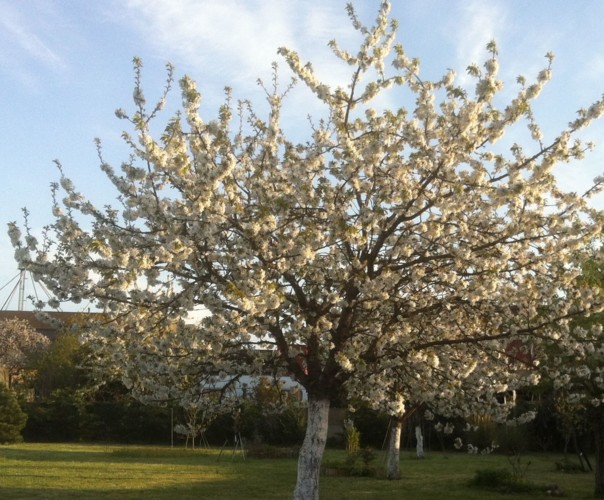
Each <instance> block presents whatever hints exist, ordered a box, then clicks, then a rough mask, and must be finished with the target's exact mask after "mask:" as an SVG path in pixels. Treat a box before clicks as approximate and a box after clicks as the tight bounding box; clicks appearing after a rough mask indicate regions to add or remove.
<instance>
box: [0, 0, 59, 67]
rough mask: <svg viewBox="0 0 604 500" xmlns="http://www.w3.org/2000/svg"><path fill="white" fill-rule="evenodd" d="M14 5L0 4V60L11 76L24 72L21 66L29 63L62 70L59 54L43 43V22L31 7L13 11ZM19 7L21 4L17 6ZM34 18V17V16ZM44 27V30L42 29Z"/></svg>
mask: <svg viewBox="0 0 604 500" xmlns="http://www.w3.org/2000/svg"><path fill="white" fill-rule="evenodd" d="M15 5H16V4H15V3H14V2H13V3H9V2H5V1H0V43H2V45H3V51H2V55H0V60H2V63H3V66H4V68H5V70H6V68H7V66H8V67H9V68H12V69H13V70H14V71H15V74H22V75H23V74H24V73H26V71H25V69H24V67H27V66H31V65H32V63H36V64H42V65H43V66H45V67H46V68H48V69H51V70H55V71H56V70H60V69H62V68H64V67H65V61H64V60H63V58H62V57H61V55H60V54H59V53H58V52H57V50H55V49H54V48H53V47H52V44H51V43H50V42H49V41H48V40H45V35H44V33H45V31H46V28H48V27H49V26H50V24H51V23H47V21H48V19H45V18H44V16H43V15H42V14H40V12H39V11H37V9H36V7H35V6H34V4H33V3H32V4H25V5H28V7H29V8H27V7H26V8H16V7H15ZM18 5H19V6H20V7H23V5H24V4H18ZM36 12H37V14H38V15H34V13H36ZM45 27H46V28H45Z"/></svg>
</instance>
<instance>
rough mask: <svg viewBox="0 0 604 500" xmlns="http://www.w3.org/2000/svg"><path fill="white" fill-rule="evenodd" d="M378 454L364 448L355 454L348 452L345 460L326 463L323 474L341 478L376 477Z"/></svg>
mask: <svg viewBox="0 0 604 500" xmlns="http://www.w3.org/2000/svg"><path fill="white" fill-rule="evenodd" d="M375 459H376V454H375V452H374V451H373V450H372V449H371V448H363V449H359V450H356V451H355V452H353V453H349V452H348V450H347V452H346V458H345V459H344V460H329V461H327V462H325V464H324V467H323V473H324V474H326V475H339V476H375V475H376V474H377V472H378V471H377V467H376V466H375V464H374V462H375Z"/></svg>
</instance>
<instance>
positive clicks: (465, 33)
mask: <svg viewBox="0 0 604 500" xmlns="http://www.w3.org/2000/svg"><path fill="white" fill-rule="evenodd" d="M461 9H462V10H461V19H460V23H459V28H458V31H457V33H456V38H457V40H456V56H457V61H458V63H460V64H462V65H464V68H465V65H468V64H470V63H473V62H475V63H480V62H481V61H482V60H483V59H484V58H485V46H486V44H487V43H488V42H489V41H491V40H497V39H499V38H500V36H499V35H500V34H501V33H502V32H503V30H504V28H505V19H506V15H505V12H504V11H503V10H502V9H501V8H500V7H499V5H498V4H496V3H494V2H484V1H481V0H471V1H467V2H464V3H463V4H462V8H461Z"/></svg>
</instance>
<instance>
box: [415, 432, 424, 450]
mask: <svg viewBox="0 0 604 500" xmlns="http://www.w3.org/2000/svg"><path fill="white" fill-rule="evenodd" d="M415 441H416V445H415V450H416V452H417V458H424V435H423V434H422V426H421V425H416V426H415Z"/></svg>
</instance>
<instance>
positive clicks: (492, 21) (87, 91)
mask: <svg viewBox="0 0 604 500" xmlns="http://www.w3.org/2000/svg"><path fill="white" fill-rule="evenodd" d="M354 3H355V4H356V8H357V11H358V13H359V15H360V17H361V18H362V19H363V20H365V21H367V22H370V21H371V20H373V18H374V17H375V13H376V12H377V8H378V5H379V1H378V0H365V1H361V0H357V1H356V2H354ZM392 3H393V9H392V17H394V18H396V19H398V21H399V24H400V26H399V36H398V40H399V41H400V42H401V43H402V44H403V45H404V46H405V48H406V50H407V52H408V53H409V54H410V55H412V56H417V57H419V58H420V59H421V61H422V74H423V75H424V76H425V77H426V78H438V77H440V76H441V75H442V74H444V73H445V72H446V70H447V68H453V69H455V70H456V71H457V72H458V74H460V75H461V77H462V78H463V74H464V70H465V68H466V67H467V65H468V64H470V63H472V62H476V63H479V64H481V63H482V61H483V60H484V58H485V51H484V46H485V45H486V43H487V42H488V41H489V40H491V39H495V40H496V41H497V43H498V46H499V52H500V66H501V76H502V78H503V79H504V81H505V83H506V89H508V90H507V91H509V92H511V91H513V89H514V88H515V83H514V82H515V78H516V76H518V75H519V74H523V75H526V76H527V78H529V80H530V78H531V77H533V76H535V75H536V73H537V72H538V71H539V69H541V68H542V67H543V65H544V64H545V59H544V57H543V56H544V55H545V53H546V52H548V51H550V50H551V51H553V52H554V53H555V55H556V59H555V61H554V78H553V81H552V82H551V83H550V84H549V85H548V87H547V88H546V90H545V91H544V92H543V93H542V95H541V97H540V98H539V101H538V102H539V103H540V104H539V105H538V107H537V110H536V115H537V118H538V120H539V121H540V123H542V124H543V127H544V131H545V133H546V138H547V137H552V136H553V134H555V133H556V132H557V131H559V130H560V129H561V128H562V127H564V126H565V124H566V123H567V122H568V121H570V120H571V119H572V118H573V117H574V113H575V111H576V109H577V108H579V107H581V106H588V105H589V104H590V103H591V102H593V101H594V100H596V99H598V98H599V97H600V96H601V95H602V93H603V92H604V36H602V34H601V33H602V32H601V27H602V24H601V20H602V19H604V2H601V1H600V0H573V1H572V2H569V1H566V0H532V1H527V0H393V2H392ZM344 6H345V1H340V0H247V1H245V0H98V1H94V2H93V1H82V0H19V1H15V0H0V90H1V96H0V193H1V195H2V208H1V209H0V287H2V286H3V285H5V284H6V283H8V281H9V280H10V279H11V278H12V277H14V276H15V275H16V274H17V269H16V265H15V263H14V261H13V258H12V253H13V251H12V248H11V246H10V243H9V240H8V237H7V235H6V224H7V223H8V222H9V221H14V220H17V221H21V219H22V215H21V208H22V207H25V206H26V207H27V208H28V209H29V210H30V212H31V225H32V226H33V227H34V228H35V229H39V228H41V227H42V226H43V225H44V224H46V223H48V222H50V221H51V216H50V202H51V199H50V191H49V185H50V183H51V182H52V181H53V180H56V178H57V172H56V169H55V168H54V166H53V160H54V159H59V160H60V161H61V163H62V164H63V167H64V170H65V172H66V173H67V175H68V176H70V177H71V178H72V179H73V180H74V182H75V183H76V186H77V187H78V188H79V189H80V191H82V192H83V193H85V194H87V195H89V196H90V197H91V198H92V199H93V200H94V201H97V202H98V203H100V204H106V203H111V202H112V200H113V197H114V196H113V193H112V191H111V190H110V189H108V185H107V182H106V181H105V180H104V178H103V175H102V173H101V172H100V170H99V168H98V160H97V157H96V151H95V146H94V138H95V137H100V138H101V139H102V141H103V144H104V152H105V155H106V157H107V159H108V160H109V161H110V162H112V163H113V164H114V165H115V166H116V167H117V166H118V165H119V163H120V162H121V160H123V159H126V153H125V150H124V148H123V145H122V144H121V139H120V134H121V131H122V130H123V127H124V123H123V122H120V121H119V120H118V119H117V118H116V117H115V115H114V111H115V109H117V108H119V107H122V108H125V109H130V108H131V95H132V82H133V74H132V69H131V68H132V64H131V61H132V57H133V56H135V55H136V56H140V57H141V58H142V59H143V61H144V65H145V66H144V85H145V88H146V89H147V96H148V98H149V100H150V99H151V98H152V97H153V96H156V95H158V94H159V93H160V92H161V89H162V88H163V85H164V79H165V64H166V63H167V62H171V63H172V64H174V65H175V67H176V76H177V77H180V76H182V75H183V74H185V73H186V74H189V75H191V76H192V77H193V78H194V79H195V80H196V81H197V82H198V87H199V88H200V90H201V92H202V95H203V99H204V101H203V102H204V104H203V106H202V109H203V110H205V112H206V114H208V115H210V116H211V115H213V113H214V110H215V109H216V108H217V107H218V105H219V104H220V103H221V101H222V96H223V92H222V89H223V87H224V86H225V85H229V86H231V87H232V88H233V89H234V95H235V97H236V98H252V99H260V98H261V92H260V90H259V88H258V86H257V85H256V79H257V78H259V77H260V78H264V79H266V80H269V79H270V64H271V62H272V61H275V60H276V61H279V56H278V55H277V54H276V50H277V48H278V47H279V46H287V47H289V48H292V49H294V50H297V51H298V52H299V53H300V55H301V57H302V59H303V60H311V61H312V62H313V67H314V68H315V69H316V71H317V73H318V74H319V76H322V77H324V78H325V79H326V80H328V81H329V82H342V83H344V82H345V73H344V72H343V71H342V69H341V68H339V67H337V66H335V65H334V64H332V63H333V59H332V58H331V54H330V51H329V49H328V48H327V42H328V41H329V40H330V39H332V38H336V39H338V40H339V41H340V43H341V45H342V46H344V47H345V48H350V49H353V48H354V47H355V45H354V44H355V41H356V40H357V38H356V35H355V33H354V31H353V30H352V28H351V26H350V23H349V21H348V19H347V16H346V13H345V9H344ZM282 69H283V74H284V75H287V71H286V69H285V65H284V64H282ZM283 81H286V76H284V77H283ZM172 102H175V103H177V102H179V98H178V95H177V94H173V95H172ZM287 106H288V107H287V112H286V113H285V119H286V120H287V122H288V123H289V124H290V125H291V126H292V127H293V125H295V124H297V123H300V126H302V127H303V126H305V125H306V120H305V116H306V115H307V113H308V112H309V111H310V112H312V111H313V103H312V102H311V101H310V99H309V96H308V95H307V94H304V92H302V91H300V92H299V93H298V94H295V95H294V96H293V97H292V99H291V101H290V102H289V104H287ZM548 133H549V134H548ZM586 137H588V138H589V139H592V140H594V141H595V142H596V144H597V145H598V144H599V147H598V148H597V149H596V151H595V152H594V153H592V154H590V155H589V157H588V158H587V160H585V161H584V162H582V163H581V164H578V165H570V166H567V167H564V168H562V169H560V170H559V172H558V177H559V181H560V184H561V185H562V186H563V187H564V188H566V189H568V190H572V191H582V190H584V189H585V188H586V187H587V185H588V183H589V181H590V180H591V179H592V178H593V177H595V176H596V175H600V174H602V173H603V172H604V161H603V160H604V124H602V123H598V124H596V125H595V126H594V127H592V129H591V130H590V131H589V132H588V133H587V134H586ZM595 203H596V204H598V205H600V204H601V206H602V208H604V202H603V201H602V200H596V202H595ZM9 288H10V287H8V288H6V287H5V289H3V290H0V306H1V305H2V303H3V302H4V300H5V295H6V293H7V291H8V289H9Z"/></svg>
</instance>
